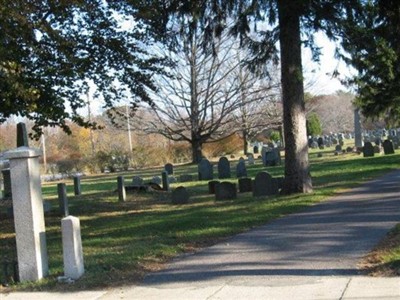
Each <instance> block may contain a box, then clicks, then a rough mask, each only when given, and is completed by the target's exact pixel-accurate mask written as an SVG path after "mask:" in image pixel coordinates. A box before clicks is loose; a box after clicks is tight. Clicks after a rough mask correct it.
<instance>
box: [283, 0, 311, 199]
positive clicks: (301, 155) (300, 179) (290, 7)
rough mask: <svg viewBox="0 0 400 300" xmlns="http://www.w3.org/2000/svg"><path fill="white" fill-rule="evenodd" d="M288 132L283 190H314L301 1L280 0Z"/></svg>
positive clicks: (303, 191) (285, 120)
mask: <svg viewBox="0 0 400 300" xmlns="http://www.w3.org/2000/svg"><path fill="white" fill-rule="evenodd" d="M299 3H300V5H299ZM278 13H279V26H280V36H279V42H280V51H281V74H282V79H281V80H282V98H283V125H284V136H285V146H286V147H285V180H284V185H283V190H282V193H283V194H293V193H308V192H311V191H312V183H311V176H310V172H309V162H308V145H307V134H306V116H305V109H304V90H303V72H302V64H301V40H300V18H299V15H300V14H301V1H288V0H279V1H278Z"/></svg>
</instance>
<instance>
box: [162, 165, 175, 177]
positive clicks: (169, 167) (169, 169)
mask: <svg viewBox="0 0 400 300" xmlns="http://www.w3.org/2000/svg"><path fill="white" fill-rule="evenodd" d="M164 170H165V171H167V173H168V175H172V174H174V166H173V165H172V164H170V163H168V164H166V165H165V166H164Z"/></svg>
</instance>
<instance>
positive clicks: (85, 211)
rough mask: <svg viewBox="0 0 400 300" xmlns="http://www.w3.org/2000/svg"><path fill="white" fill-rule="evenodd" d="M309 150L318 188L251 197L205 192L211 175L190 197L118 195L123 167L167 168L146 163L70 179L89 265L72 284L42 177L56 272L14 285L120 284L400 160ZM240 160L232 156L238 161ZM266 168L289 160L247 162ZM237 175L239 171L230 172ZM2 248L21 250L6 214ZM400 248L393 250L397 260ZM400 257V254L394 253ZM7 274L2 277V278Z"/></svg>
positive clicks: (51, 196) (52, 192) (252, 170)
mask: <svg viewBox="0 0 400 300" xmlns="http://www.w3.org/2000/svg"><path fill="white" fill-rule="evenodd" d="M317 152H318V151H315V150H313V151H311V152H310V161H311V174H312V177H313V185H314V192H313V193H312V194H298V195H290V196H275V197H258V198H253V197H252V195H251V193H245V194H239V195H238V199H236V200H234V201H218V202H215V201H214V196H213V195H208V194H207V190H208V188H207V182H206V181H203V182H200V181H195V182H190V183H178V184H173V185H172V188H174V187H177V186H179V185H183V186H185V187H187V188H188V190H189V193H190V195H191V198H190V204H188V205H171V204H170V193H168V192H148V193H135V194H128V195H127V201H126V202H124V203H121V202H118V196H117V194H116V192H115V189H116V187H117V181H116V177H117V175H125V178H126V184H128V183H129V180H130V179H131V178H132V177H133V176H135V175H141V176H144V177H145V178H147V179H150V178H151V177H152V176H154V175H159V174H160V172H161V168H153V169H149V170H143V171H135V172H125V173H118V174H106V175H101V176H99V175H97V176H88V177H85V178H82V193H83V195H81V196H74V195H73V185H72V181H66V183H67V186H68V199H69V203H70V214H71V215H74V216H77V217H79V218H80V222H81V231H82V241H83V249H84V261H85V270H86V273H85V275H84V277H83V278H81V279H80V280H79V281H77V282H76V283H75V284H74V285H68V286H67V287H65V286H64V285H62V284H58V283H57V282H56V278H57V276H61V275H62V274H63V262H62V248H61V233H60V217H58V216H57V199H56V197H57V196H56V193H57V192H56V183H51V184H44V185H43V195H44V198H45V200H48V201H50V202H51V203H52V204H53V210H54V211H53V212H51V213H50V214H49V215H46V237H47V246H48V254H49V267H50V276H49V277H48V278H46V279H44V280H42V281H40V282H37V283H24V284H15V285H13V286H12V288H14V289H19V290H22V289H35V290H40V289H45V290H53V289H63V288H67V289H68V290H71V289H87V288H97V287H102V288H104V287H106V286H109V285H120V284H123V283H126V282H130V283H131V282H135V281H137V280H140V279H141V278H142V276H143V274H144V273H145V272H147V271H149V270H155V269H157V268H159V266H160V264H162V263H163V262H165V261H167V260H168V259H170V258H172V257H174V256H176V255H178V254H180V253H183V252H186V251H192V250H194V249H196V248H198V247H202V246H206V245H210V244H213V243H215V242H216V241H219V240H221V239H224V238H227V237H229V236H232V235H233V234H236V233H239V232H243V231H246V230H249V229H250V228H253V227H255V226H258V225H261V224H265V223H266V222H269V221H270V220H272V219H275V218H278V217H280V216H282V215H285V214H289V213H292V212H295V211H299V210H301V209H303V208H305V207H306V206H309V205H312V204H314V203H316V202H318V201H323V200H324V199H326V198H328V197H329V196H332V195H334V194H335V193H337V192H340V191H343V190H346V189H349V188H352V187H355V186H357V185H359V184H360V183H362V182H365V181H367V180H370V179H372V178H374V177H377V176H379V175H382V174H384V173H386V172H388V171H390V170H393V169H397V168H398V167H399V163H398V162H399V161H400V153H399V152H398V153H396V154H395V155H390V156H389V155H388V156H376V157H372V158H363V157H362V155H357V154H345V155H340V156H334V155H333V153H332V152H333V151H332V149H330V150H329V151H328V150H325V151H324V156H323V157H322V158H318V157H317ZM235 165H236V163H232V164H231V167H234V166H235ZM263 170H266V171H268V172H270V173H271V174H272V175H273V176H283V167H282V166H277V167H263V166H262V165H261V164H260V162H259V161H258V163H257V164H255V165H254V166H249V167H248V173H249V176H251V177H253V178H254V176H255V175H256V174H257V173H258V172H260V171H263ZM174 171H175V174H177V175H176V176H179V174H182V173H189V174H193V175H195V176H196V175H197V168H196V166H191V165H187V166H177V167H175V170H174ZM231 181H232V182H236V179H231ZM0 208H1V207H0ZM1 219H2V222H1V225H0V251H1V253H2V257H3V259H4V257H7V258H12V257H14V256H15V242H14V235H13V226H12V222H11V220H10V219H5V220H4V218H3V216H1ZM399 252H400V251H397V252H396V253H395V254H394V258H390V259H393V260H396V259H398V258H399V257H400V253H399ZM396 257H397V258H396ZM2 276H3V274H0V280H1V281H4V278H3V277H4V276H3V277H2Z"/></svg>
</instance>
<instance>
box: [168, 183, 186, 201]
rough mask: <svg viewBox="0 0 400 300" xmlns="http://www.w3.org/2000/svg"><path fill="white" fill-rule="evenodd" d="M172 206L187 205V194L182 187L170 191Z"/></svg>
mask: <svg viewBox="0 0 400 300" xmlns="http://www.w3.org/2000/svg"><path fill="white" fill-rule="evenodd" d="M171 199H172V204H187V203H189V193H188V191H187V190H186V188H184V187H183V186H179V187H177V188H176V189H174V190H173V191H172V194H171Z"/></svg>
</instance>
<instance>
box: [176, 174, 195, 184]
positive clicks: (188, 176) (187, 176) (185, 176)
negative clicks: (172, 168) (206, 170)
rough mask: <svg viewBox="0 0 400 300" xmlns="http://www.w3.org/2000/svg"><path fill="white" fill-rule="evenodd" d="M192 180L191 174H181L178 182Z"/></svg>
mask: <svg viewBox="0 0 400 300" xmlns="http://www.w3.org/2000/svg"><path fill="white" fill-rule="evenodd" d="M188 181H193V175H191V174H181V175H180V176H179V182H188Z"/></svg>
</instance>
